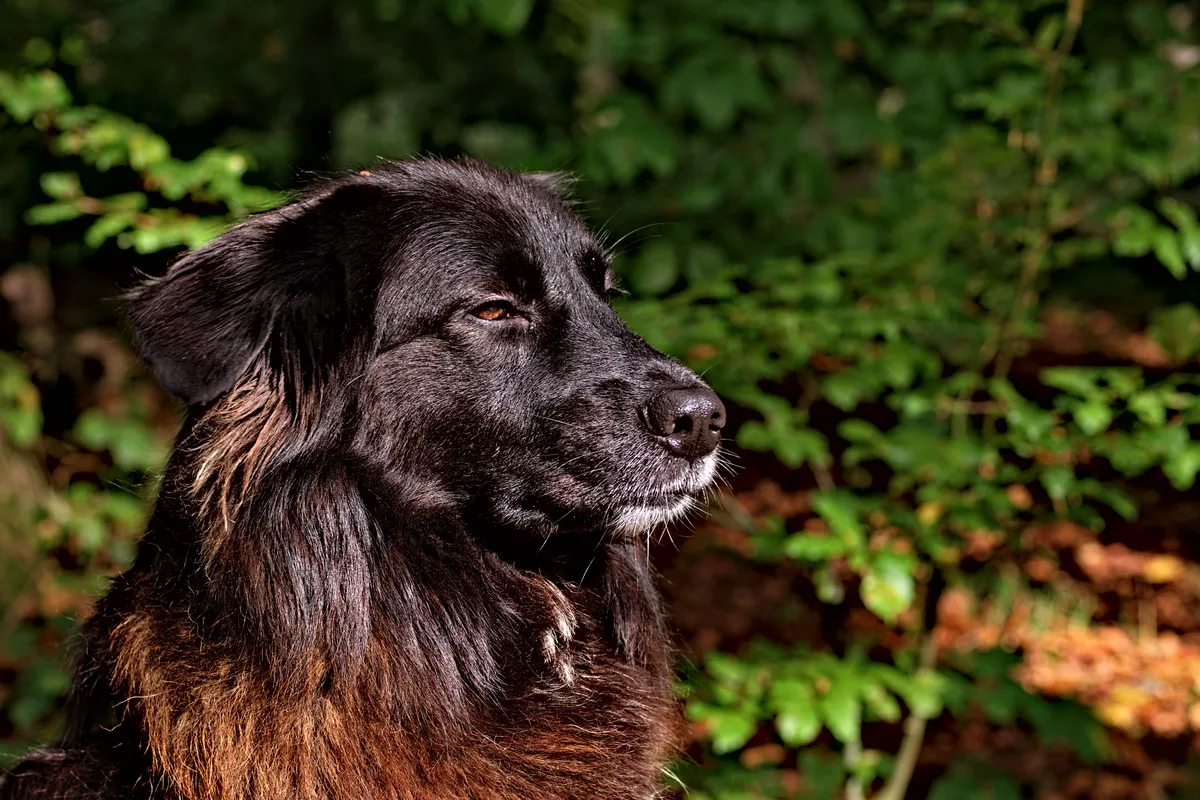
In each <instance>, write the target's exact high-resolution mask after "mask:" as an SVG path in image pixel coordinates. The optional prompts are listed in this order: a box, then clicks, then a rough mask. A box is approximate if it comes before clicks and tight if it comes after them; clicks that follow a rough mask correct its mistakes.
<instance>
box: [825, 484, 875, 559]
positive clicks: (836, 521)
mask: <svg viewBox="0 0 1200 800" xmlns="http://www.w3.org/2000/svg"><path fill="white" fill-rule="evenodd" d="M856 505H857V504H856V503H855V500H854V496H853V495H851V494H849V493H848V492H842V491H832V492H821V493H820V494H818V495H816V497H814V498H813V510H814V511H816V512H817V514H818V515H820V517H821V519H823V520H825V522H826V523H827V524H828V525H829V529H830V530H831V531H832V532H833V534H834V535H835V536H837V537H838V538H839V539H841V540H842V541H843V542H844V543H845V545H846V550H847V551H848V552H850V553H857V552H858V551H859V550H860V549H861V548H862V547H863V546H864V545H865V544H866V533H865V532H864V531H863V528H862V526H861V525H860V524H859V522H858V513H857V509H856Z"/></svg>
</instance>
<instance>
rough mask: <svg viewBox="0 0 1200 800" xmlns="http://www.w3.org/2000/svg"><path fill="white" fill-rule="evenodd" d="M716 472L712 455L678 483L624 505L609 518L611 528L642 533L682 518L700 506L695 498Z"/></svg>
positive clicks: (697, 464)
mask: <svg viewBox="0 0 1200 800" xmlns="http://www.w3.org/2000/svg"><path fill="white" fill-rule="evenodd" d="M716 472H717V456H716V454H715V453H714V454H712V455H711V456H708V457H706V458H704V459H702V460H700V461H698V462H696V463H695V464H693V465H691V466H689V467H688V469H687V471H686V472H685V473H684V475H683V476H682V477H681V478H679V479H678V480H676V481H673V482H672V483H669V484H668V485H666V486H664V487H662V488H660V489H658V490H657V491H654V492H650V493H647V494H645V495H643V496H640V497H635V498H632V499H630V500H628V501H625V502H623V503H622V504H621V505H619V506H618V507H617V509H616V511H615V513H614V514H613V515H612V522H611V523H610V527H611V528H612V530H613V531H614V532H616V533H624V534H644V533H647V532H649V531H651V530H653V529H654V528H656V527H659V526H665V525H666V524H667V523H669V522H672V521H674V520H676V519H679V518H680V517H683V516H685V515H686V514H687V513H688V512H689V511H691V510H693V509H697V508H699V507H700V505H701V501H700V500H699V499H698V496H699V495H700V493H701V492H703V491H704V489H705V488H707V487H708V485H709V484H711V483H712V481H713V478H714V477H715V476H716Z"/></svg>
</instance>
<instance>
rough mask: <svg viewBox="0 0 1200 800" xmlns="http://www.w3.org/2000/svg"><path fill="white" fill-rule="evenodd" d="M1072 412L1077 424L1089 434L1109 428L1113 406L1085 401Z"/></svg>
mask: <svg viewBox="0 0 1200 800" xmlns="http://www.w3.org/2000/svg"><path fill="white" fill-rule="evenodd" d="M1072 414H1073V416H1074V417H1075V424H1076V425H1078V426H1079V429H1080V430H1081V431H1083V432H1084V433H1085V434H1087V435H1088V436H1095V435H1096V434H1098V433H1102V432H1103V431H1106V430H1108V426H1109V424H1111V423H1112V418H1113V412H1112V408H1110V407H1109V406H1107V405H1104V404H1103V403H1083V404H1081V405H1079V406H1076V407H1075V410H1074V411H1073V412H1072Z"/></svg>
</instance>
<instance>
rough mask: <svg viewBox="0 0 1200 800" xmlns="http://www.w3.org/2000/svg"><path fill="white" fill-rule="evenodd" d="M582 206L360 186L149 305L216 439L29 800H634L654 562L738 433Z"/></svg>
mask: <svg viewBox="0 0 1200 800" xmlns="http://www.w3.org/2000/svg"><path fill="white" fill-rule="evenodd" d="M614 291H616V287H615V283H614V275H613V271H612V268H611V265H610V257H609V253H608V252H607V251H606V250H605V248H604V246H603V245H602V244H601V243H600V242H599V241H598V240H597V238H595V237H593V235H592V234H591V233H589V231H588V229H587V228H586V226H585V225H584V223H583V222H582V221H581V220H580V218H579V217H578V216H577V215H576V213H575V212H574V210H573V206H572V204H571V202H570V200H569V199H567V190H566V188H565V185H564V181H563V180H562V179H561V178H560V177H559V176H556V175H549V174H533V175H529V174H519V173H514V172H508V171H504V170H500V169H498V168H494V167H491V166H488V165H486V164H483V163H480V162H476V161H470V160H458V161H449V160H439V159H417V160H411V161H407V162H399V163H396V164H390V165H387V166H384V167H381V168H378V169H373V170H370V171H363V172H361V173H351V174H348V175H344V176H341V177H337V178H334V179H332V180H330V181H329V182H327V183H326V184H324V185H323V186H321V187H319V188H317V189H316V190H314V191H312V192H311V193H309V194H308V195H307V196H305V197H303V198H302V199H299V200H298V201H296V202H293V203H291V204H289V205H286V206H283V207H281V208H279V209H277V210H274V211H270V212H266V213H263V214H261V215H258V216H255V217H252V218H250V219H249V220H248V221H245V222H243V223H241V224H240V225H237V226H236V227H233V228H232V229H230V230H228V231H227V232H226V233H224V234H223V235H222V236H220V237H218V238H217V239H215V240H214V241H213V242H211V243H210V244H208V245H207V246H205V247H203V248H201V249H199V250H197V251H194V252H191V253H189V254H186V255H184V256H183V257H182V258H181V259H179V260H177V261H176V262H175V263H174V264H173V265H172V266H171V267H170V269H169V270H168V271H167V273H166V275H165V276H163V277H161V278H158V279H152V280H149V281H148V282H146V283H144V284H143V285H141V286H139V287H138V288H137V289H135V290H134V291H133V292H132V293H131V295H130V296H129V298H128V300H129V308H128V322H129V326H130V328H131V330H132V335H133V339H134V343H135V345H136V346H137V348H138V350H139V352H140V353H141V355H142V357H143V359H144V360H145V362H146V363H147V364H148V366H149V367H150V368H151V369H152V370H153V372H154V374H155V375H156V376H157V378H158V380H159V381H160V382H161V384H162V385H163V386H164V387H165V388H166V389H167V390H169V391H170V392H172V393H173V394H175V395H177V396H178V397H179V398H181V399H182V400H183V401H184V402H185V403H186V404H187V406H188V412H187V415H186V419H185V421H184V424H183V427H182V430H181V432H180V434H179V437H178V440H177V442H176V447H175V450H174V453H173V455H172V457H171V459H170V462H169V464H168V466H167V468H166V470H165V473H164V475H163V478H162V481H161V485H160V487H159V495H158V499H157V502H156V505H155V508H154V511H153V514H152V516H151V519H150V521H149V523H148V525H147V530H146V533H145V536H144V538H143V540H142V541H141V543H140V546H139V549H138V553H137V556H136V560H135V563H134V564H133V566H132V567H131V568H130V569H129V570H128V571H127V572H125V573H124V574H122V575H121V576H119V577H118V578H116V579H115V580H114V582H113V584H112V586H111V587H110V590H109V591H108V593H107V595H106V596H105V597H104V598H103V599H102V600H100V602H99V603H98V606H97V608H96V610H95V612H94V614H93V616H92V617H91V619H90V620H89V621H88V622H87V623H86V624H85V625H84V628H83V632H82V637H81V639H82V644H81V645H80V648H79V650H80V652H79V655H78V666H77V668H76V672H75V676H74V682H73V688H72V695H71V700H70V704H69V720H70V721H69V724H68V728H67V732H66V734H65V736H64V739H63V741H62V743H61V744H60V746H58V747H55V748H48V749H45V750H42V751H39V752H35V753H33V754H32V755H30V756H29V757H28V758H27V759H26V760H25V761H24V762H22V763H21V764H19V765H18V766H17V767H16V768H15V769H14V770H12V771H11V772H10V774H9V775H7V776H6V777H5V778H3V779H0V783H2V788H0V797H3V798H6V799H7V800H15V799H16V798H58V797H63V798H66V797H71V798H86V799H87V800H109V799H112V800H115V799H116V798H121V799H122V800H128V799H129V798H135V799H141V800H150V799H151V798H153V800H185V799H186V800H234V799H235V798H237V799H242V798H246V799H249V798H254V800H285V798H286V799H287V800H293V799H294V798H323V799H328V800H366V799H367V798H372V799H373V798H381V799H382V798H387V799H389V800H391V799H393V798H394V799H396V800H435V799H436V800H446V799H447V798H471V799H472V800H500V799H501V798H504V799H508V798H520V799H521V800H567V799H568V798H579V799H582V798H588V800H610V799H611V800H617V799H618V798H620V799H621V800H630V798H639V799H640V798H654V797H661V796H662V792H663V789H662V786H663V783H664V781H663V780H662V775H663V773H664V771H665V764H666V763H667V762H668V760H669V759H670V758H671V756H672V755H673V753H674V751H675V749H676V746H677V743H678V741H679V739H680V735H679V733H680V728H681V724H680V722H679V720H678V718H677V708H676V704H675V702H674V701H673V699H672V686H671V678H672V668H671V656H670V652H669V641H668V639H669V637H668V635H667V633H666V631H665V625H664V619H663V611H662V607H661V604H660V599H659V597H658V595H657V593H656V589H655V586H654V582H653V576H652V571H651V566H650V564H649V561H648V555H647V550H648V546H647V538H646V537H647V536H648V535H649V534H650V533H651V531H652V529H654V528H655V527H656V526H659V525H665V524H666V523H667V522H669V521H670V520H672V519H675V518H677V517H680V516H682V515H684V514H685V513H686V512H687V511H688V510H689V509H691V508H693V507H694V506H696V505H697V504H698V496H699V495H700V493H702V492H703V491H704V490H705V489H706V487H708V486H709V485H710V484H711V482H712V481H713V479H714V473H715V472H716V470H717V467H718V458H719V447H720V438H721V429H722V426H723V424H724V421H725V409H724V407H723V406H722V404H721V401H720V400H719V399H718V398H717V396H716V395H715V394H714V393H713V391H712V390H711V389H710V388H709V387H708V386H707V385H706V384H705V383H704V382H703V381H701V380H700V378H698V377H697V376H696V375H695V374H694V373H693V372H692V371H690V370H689V369H687V368H685V367H684V366H682V365H681V364H680V363H678V362H676V361H674V360H672V359H670V358H668V357H666V356H664V355H663V354H661V353H659V352H657V351H656V350H654V349H653V348H651V347H650V346H649V345H648V344H647V343H646V342H644V341H643V340H642V339H641V338H639V337H638V336H637V335H635V334H634V333H632V332H631V331H630V330H629V329H628V328H626V327H625V326H624V324H622V322H621V320H620V319H619V317H618V315H617V313H616V312H615V311H614V310H613V308H612V307H611V305H610V302H609V296H610V295H612V294H613V293H614Z"/></svg>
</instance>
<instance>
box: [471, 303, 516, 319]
mask: <svg viewBox="0 0 1200 800" xmlns="http://www.w3.org/2000/svg"><path fill="white" fill-rule="evenodd" d="M471 315H472V316H474V317H478V318H479V319H482V320H487V321H488V322H499V321H500V320H505V319H511V318H513V317H515V316H517V309H515V308H513V304H512V303H510V302H508V301H507V300H493V301H491V302H490V303H484V304H483V305H481V306H476V307H475V308H473V309H471Z"/></svg>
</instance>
